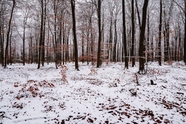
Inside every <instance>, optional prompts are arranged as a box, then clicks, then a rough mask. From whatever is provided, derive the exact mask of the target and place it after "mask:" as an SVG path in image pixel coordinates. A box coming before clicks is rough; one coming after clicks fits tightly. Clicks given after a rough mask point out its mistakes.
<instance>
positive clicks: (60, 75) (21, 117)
mask: <svg viewBox="0 0 186 124" xmlns="http://www.w3.org/2000/svg"><path fill="white" fill-rule="evenodd" d="M36 68H37V65H36V64H27V65H26V66H22V65H21V64H13V65H9V66H8V69H3V67H0V123H3V124H54V123H60V124H64V123H65V124H75V123H77V124H86V123H94V124H99V123H100V124H125V123H133V124H137V123H139V124H142V123H144V124H147V123H150V124H151V123H167V124H169V123H171V124H185V123H186V66H185V65H184V64H183V63H181V62H180V63H179V62H177V63H174V64H172V65H163V66H161V67H160V66H158V64H157V63H150V64H149V65H148V72H147V74H146V75H139V74H137V77H138V80H139V85H137V83H136V76H135V73H136V72H137V71H138V67H137V66H136V67H134V68H132V67H129V69H128V70H126V69H124V64H123V63H109V64H108V65H106V64H103V65H102V67H101V68H95V67H93V66H91V65H86V63H84V64H82V63H80V64H79V69H80V71H75V69H74V63H68V64H66V68H65V67H63V68H59V69H55V66H54V64H49V65H45V66H44V67H42V68H41V69H39V70H38V69H36ZM65 69H68V70H65ZM150 80H153V82H154V83H155V84H156V85H151V82H150Z"/></svg>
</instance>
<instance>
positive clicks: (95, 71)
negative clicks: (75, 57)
mask: <svg viewBox="0 0 186 124" xmlns="http://www.w3.org/2000/svg"><path fill="white" fill-rule="evenodd" d="M97 74H98V73H97V70H96V69H94V68H91V69H90V73H89V74H88V75H97Z"/></svg>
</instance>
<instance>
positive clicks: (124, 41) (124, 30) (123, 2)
mask: <svg viewBox="0 0 186 124" xmlns="http://www.w3.org/2000/svg"><path fill="white" fill-rule="evenodd" d="M122 11H123V12H122V15H123V49H124V54H125V68H127V69H128V57H127V56H128V53H127V43H126V42H127V38H126V24H125V0H122Z"/></svg>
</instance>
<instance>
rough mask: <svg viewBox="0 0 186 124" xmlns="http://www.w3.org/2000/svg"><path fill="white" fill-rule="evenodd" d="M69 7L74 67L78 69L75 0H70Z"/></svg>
mask: <svg viewBox="0 0 186 124" xmlns="http://www.w3.org/2000/svg"><path fill="white" fill-rule="evenodd" d="M71 8H72V22H73V36H74V40H73V41H74V52H75V53H74V54H75V55H74V57H75V69H76V70H77V71H79V67H78V46H77V38H76V16H75V0H71Z"/></svg>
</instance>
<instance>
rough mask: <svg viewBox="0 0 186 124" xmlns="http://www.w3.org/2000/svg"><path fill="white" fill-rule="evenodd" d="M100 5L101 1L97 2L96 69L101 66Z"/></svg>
mask: <svg viewBox="0 0 186 124" xmlns="http://www.w3.org/2000/svg"><path fill="white" fill-rule="evenodd" d="M101 3H102V0H98V4H97V15H98V32H99V33H98V53H97V68H99V67H100V65H101V59H100V56H101Z"/></svg>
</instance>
